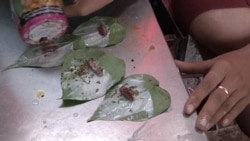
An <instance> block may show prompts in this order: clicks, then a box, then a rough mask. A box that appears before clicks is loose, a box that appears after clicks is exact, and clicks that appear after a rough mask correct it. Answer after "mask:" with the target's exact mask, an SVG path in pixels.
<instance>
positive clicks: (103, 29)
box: [97, 23, 108, 36]
mask: <svg viewBox="0 0 250 141" xmlns="http://www.w3.org/2000/svg"><path fill="white" fill-rule="evenodd" d="M97 29H98V31H99V34H100V35H102V36H106V35H107V34H108V30H107V28H106V26H105V25H104V24H103V23H100V25H99V26H98V28H97Z"/></svg>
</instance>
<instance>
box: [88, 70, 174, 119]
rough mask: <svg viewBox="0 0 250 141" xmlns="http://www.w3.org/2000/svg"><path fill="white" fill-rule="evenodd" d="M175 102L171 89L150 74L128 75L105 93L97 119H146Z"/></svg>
mask: <svg viewBox="0 0 250 141" xmlns="http://www.w3.org/2000/svg"><path fill="white" fill-rule="evenodd" d="M170 103H171V98H170V95H169V93H168V92H167V91H166V90H164V89H162V88H160V87H159V82H158V81H157V80H156V79H155V78H154V77H153V76H150V75H147V74H135V75H131V76H128V77H126V78H125V79H124V80H123V81H121V82H120V83H119V84H117V85H115V86H114V87H112V89H110V90H109V91H108V93H107V94H106V95H105V98H104V100H103V101H102V103H101V104H100V105H99V107H98V109H97V110H96V111H95V113H94V114H93V116H92V117H91V118H90V119H89V120H88V121H93V120H129V121H138V120H146V119H149V118H152V117H154V116H157V115H159V114H161V113H163V112H164V111H166V110H167V109H168V108H169V106H170Z"/></svg>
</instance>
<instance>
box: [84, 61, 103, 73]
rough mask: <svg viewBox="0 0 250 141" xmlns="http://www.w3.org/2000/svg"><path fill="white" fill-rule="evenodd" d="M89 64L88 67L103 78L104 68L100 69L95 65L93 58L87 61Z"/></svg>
mask: <svg viewBox="0 0 250 141" xmlns="http://www.w3.org/2000/svg"><path fill="white" fill-rule="evenodd" d="M87 64H88V67H89V68H90V69H91V70H93V71H94V72H95V74H97V75H98V76H101V75H102V73H103V68H102V67H99V66H97V65H96V64H95V62H94V59H93V58H90V59H89V60H88V61H87Z"/></svg>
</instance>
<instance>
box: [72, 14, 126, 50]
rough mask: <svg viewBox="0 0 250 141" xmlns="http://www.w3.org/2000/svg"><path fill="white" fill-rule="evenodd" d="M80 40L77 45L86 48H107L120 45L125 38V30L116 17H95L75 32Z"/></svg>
mask: <svg viewBox="0 0 250 141" xmlns="http://www.w3.org/2000/svg"><path fill="white" fill-rule="evenodd" d="M73 34H74V35H76V36H79V37H80V38H79V39H78V40H76V42H75V43H76V44H78V45H79V46H85V47H107V46H111V45H115V44H118V43H120V42H121V41H122V40H123V39H124V37H125V29H124V27H123V26H122V25H120V24H119V23H118V22H117V18H115V17H98V16H96V17H93V18H91V19H90V20H89V21H86V22H84V23H82V24H80V25H79V26H78V27H77V28H76V29H75V30H74V32H73Z"/></svg>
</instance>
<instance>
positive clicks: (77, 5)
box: [64, 0, 113, 17]
mask: <svg viewBox="0 0 250 141" xmlns="http://www.w3.org/2000/svg"><path fill="white" fill-rule="evenodd" d="M112 1H113V0H101V1H100V0H75V2H74V4H71V5H65V6H64V12H65V14H66V15H67V16H68V17H75V16H87V15H89V14H91V13H93V12H95V11H97V10H99V9H101V8H103V7H104V6H106V5H107V4H109V3H111V2H112Z"/></svg>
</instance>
